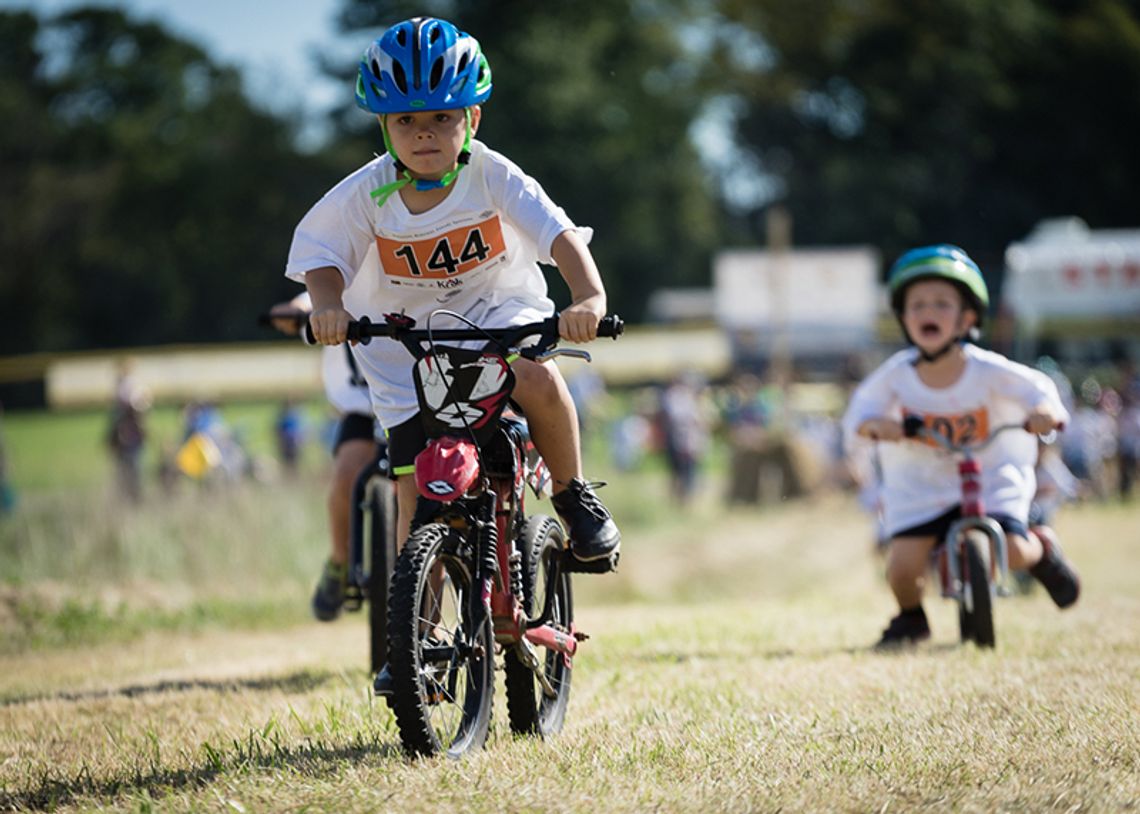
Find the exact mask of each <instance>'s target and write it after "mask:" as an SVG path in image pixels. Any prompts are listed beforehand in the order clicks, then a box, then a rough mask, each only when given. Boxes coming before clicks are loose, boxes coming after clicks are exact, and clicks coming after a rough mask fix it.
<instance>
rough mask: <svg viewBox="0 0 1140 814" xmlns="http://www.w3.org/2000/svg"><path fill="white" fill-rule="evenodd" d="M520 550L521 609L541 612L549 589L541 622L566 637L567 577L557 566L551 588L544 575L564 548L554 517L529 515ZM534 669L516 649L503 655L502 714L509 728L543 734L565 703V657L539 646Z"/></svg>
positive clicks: (558, 725) (555, 726)
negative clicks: (545, 617)
mask: <svg viewBox="0 0 1140 814" xmlns="http://www.w3.org/2000/svg"><path fill="white" fill-rule="evenodd" d="M518 542H519V547H520V549H521V551H520V553H521V554H522V575H523V609H524V610H525V612H526V615H527V616H528V617H530V618H532V619H533V618H535V617H537V616H538V615H539V614H541V613H542V611H543V608H544V607H545V606H546V602H547V592H548V591H553V593H554V596H553V602H552V605H551V615H550V619H548V620H547V623H548V624H550V625H552V626H554V627H555V628H557V629H559V630H561V631H562V632H564V633H566V635H570V627H571V623H572V622H573V620H574V603H573V596H572V594H571V590H570V575H569V574H568V573H566V572H565V571H564V570H562V569H559V575H558V578H557V580H556V581H555V583H554V584H553V586H552V585H551V584H550V576H551V574H552V571H553V569H554V568H555V567H556V566H557V564H558V563H559V561H560V559H561V557H562V550H563V549H564V548H565V546H566V537H565V533H564V532H563V530H562V525H561V524H560V523H558V521H556V520H553V519H551V518H549V517H541V516H535V517H529V518H527V520H526V522H525V523H524V524H523V528H522V533H521V534H520V535H519V540H518ZM537 655H538V658H539V668H540V669H541V671H542V679H540V678H539V675H538V673H536V672H535V671H534V670H532V669H531V668H530V667H528V666H527V665H526V664H525V663H524V662H523V660H522V659H521V658H520V656H519V654H518V652H517V650H515V649H510V650H507V652H506V654H505V656H504V668H505V671H506V688H507V713H508V716H509V718H510V724H511V731H512V732H515V733H519V734H528V735H539V736H542V737H545V736H547V735H553V734H556V733H558V732H559V731H561V729H562V723H563V721H564V720H565V719H566V707H567V704H568V703H569V701H570V678H571V673H572V667H571V663H570V660H569V659H567V658H566V657H564V656H563V655H562V654H561V653H556V652H554V651H546V652H545V653H544V652H543V651H542V650H541V648H540V649H539V651H538V653H537Z"/></svg>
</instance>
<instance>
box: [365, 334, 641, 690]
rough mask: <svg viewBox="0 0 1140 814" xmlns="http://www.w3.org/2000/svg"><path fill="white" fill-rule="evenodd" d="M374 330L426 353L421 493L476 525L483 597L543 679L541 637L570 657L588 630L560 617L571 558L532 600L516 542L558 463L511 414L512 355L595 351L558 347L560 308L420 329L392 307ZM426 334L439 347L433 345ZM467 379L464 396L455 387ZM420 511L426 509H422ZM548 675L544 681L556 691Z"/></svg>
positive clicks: (498, 636) (449, 516)
mask: <svg viewBox="0 0 1140 814" xmlns="http://www.w3.org/2000/svg"><path fill="white" fill-rule="evenodd" d="M440 313H443V314H448V315H450V316H457V315H453V314H450V313H449V312H440ZM429 325H430V323H429ZM622 329H623V326H622V323H621V321H620V320H619V319H617V318H616V317H615V318H608V320H607V321H606V322H605V323H604V324H603V325H602V326H600V330H599V336H606V335H608V336H613V337H614V338H616V337H617V336H618V335H620V334H621V332H622ZM534 335H538V337H539V342H538V344H537V345H536V346H532V347H529V348H526V349H523V350H519V349H518V348H517V347H514V344H515V343H517V342H519V341H521V340H522V339H524V338H526V337H528V336H534ZM373 336H387V337H390V338H393V339H398V340H400V341H401V342H403V343H404V345H405V347H407V348H408V350H409V351H410V352H411V353H412V355H413V357H414V358H415V359H416V367H415V373H416V377H415V378H416V390H417V395H418V397H419V400H420V406H421V416H422V418H423V420H424V425H425V430H426V431H427V435H428V437H429V440H428V443H427V446H426V447H425V449H424V450H423V451H422V452H420V453H419V455H418V456H417V457H416V461H415V473H416V475H415V477H416V485H417V488H418V491H419V493H420V499H421V501H432V502H434V503H437V504H440V509H439V516H440V517H441V518H442V519H443V521H444V522H446V523H449V524H452V525H455V524H460V525H462V526H464V527H466V528H467V529H468V531H471V532H473V534H472V536H473V537H474V538H475V540H476V551H475V562H476V568H477V580H478V583H479V584H480V585H481V591H480V595H479V597H478V601H479V603H480V604H481V606H482V609H483V611H484V612H485V613H487V614H488V615H489V616H490V618H491V620H492V627H493V630H494V637H495V642H496V643H497V644H499V645H501V646H503V647H515V648H517V652H518V653H519V656H520V659H521V660H522V661H523V663H525V664H526V665H527V666H528V667H529V668H530V669H532V670H534V671H535V673H536V674H537V675H538V676H539V678H540V680H543V674H542V669H541V660H540V659H539V657H538V655H537V654H536V652H535V651H534V647H535V646H539V647H544V648H546V649H547V650H549V651H552V652H555V653H558V654H560V655H561V656H562V657H563V658H564V659H565V660H566V663H567V665H569V663H570V660H571V659H572V658H573V657H574V655H575V654H576V653H577V650H578V643H579V641H581V640H584V639H585V638H587V637H586V636H585V634H583V633H581V632H580V631H579V630H577V628H576V626H575V625H574V624H573V622H572V621H571V623H570V626H569V630H568V631H567V630H562V629H559V628H556V627H555V626H554V625H552V624H551V623H550V620H551V618H552V602H553V595H554V591H553V590H552V588H553V586H555V585H557V584H558V579H559V577H560V574H561V571H562V567H563V562H562V560H558V561H556V562H554V563H553V564H552V567H551V568H550V569H549V570H548V572H547V583H546V589H547V590H546V601H545V604H544V607H543V608H542V610H541V612H540V613H539V616H538V617H536V618H534V619H530V618H528V617H527V615H526V612H525V611H524V608H523V602H522V596H521V584H522V577H521V573H519V569H520V567H521V555H520V554H519V553H518V552H517V551H515V550H514V548H515V545H514V541H515V539H516V533H517V531H518V528H519V526H520V524H521V523H522V521H523V520H524V519H525V511H524V505H525V497H526V494H525V493H526V488H527V487H528V486H529V487H530V488H531V489H532V490H533V491H534V493H535V494H536V496H537V495H540V494H542V492H543V490H544V488H545V486H546V485H547V484H548V483H549V473H548V472H547V471H546V469H545V464H544V463H543V462H542V459H541V458H540V457H539V456H538V453H537V451H536V450H535V448H534V444H533V442H532V441H531V439H530V434H529V431H528V430H527V427H526V424H525V423H524V422H523V421H522V420H521V419H519V418H517V417H515V416H512V415H509V414H507V415H504V411H505V409H506V406H507V401H508V398H509V396H510V393H511V391H512V390H513V386H514V375H513V373H512V372H511V371H510V357H512V356H514V355H516V354H517V355H521V356H525V357H527V358H531V359H548V358H552V357H553V356H557V355H570V356H577V357H579V358H585V359H586V360H587V361H588V360H589V358H590V357H589V354H587V353H586V352H585V351H580V350H565V349H558V350H555V349H553V346H554V344H555V343H556V342H557V340H558V321H557V317H552V318H549V319H547V320H544V321H543V322H541V323H532V324H531V325H526V326H520V327H517V328H509V329H492V330H483V329H478V328H474V327H473V328H470V329H446V330H431V329H430V328H429V329H426V330H414V322H412V321H411V320H409V319H407V318H405V317H402V316H394V315H389V316H388V317H387V318H386V322H385V323H384V324H372V323H371V322H370V321H369V320H367V318H365V319H361V320H360V321H359V322H358V323H352V324H350V327H349V338H350V339H358V340H359V341H361V342H364V343H367V341H368V340H369V339H370V338H371V337H373ZM437 340H466V341H471V340H491V341H490V343H489V346H496V347H488V348H486V349H484V350H482V351H470V350H463V349H455V348H446V347H437V346H436V345H435V344H434V343H435V342H436V341H437ZM425 342H426V343H429V345H430V347H428V348H425V347H424V343H425ZM449 376H450V378H449ZM459 378H464V381H463V384H462V385H457V384H456V382H457V380H458V379H459ZM457 387H458V388H459V389H460V390H461V394H460V395H459V396H456V394H455V392H454V391H455V390H456V388H457ZM465 436H466V437H465ZM420 514H421V512H419V511H417V516H419V515H420ZM543 683H544V691H546V692H547V693H548V694H551V695H553V690H552V689H551V688H550V687H549V686H546V685H545V681H543Z"/></svg>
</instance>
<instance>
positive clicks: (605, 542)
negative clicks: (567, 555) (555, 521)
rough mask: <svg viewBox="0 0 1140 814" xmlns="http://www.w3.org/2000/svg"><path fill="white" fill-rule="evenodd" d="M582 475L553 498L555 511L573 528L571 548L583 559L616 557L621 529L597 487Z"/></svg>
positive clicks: (619, 545) (592, 559) (586, 560)
mask: <svg viewBox="0 0 1140 814" xmlns="http://www.w3.org/2000/svg"><path fill="white" fill-rule="evenodd" d="M600 485H602V484H593V483H586V482H585V481H584V480H582V479H581V478H574V479H573V480H571V481H570V483H569V485H568V486H567V487H566V490H565V491H563V492H559V493H558V494H556V495H555V496H554V497H552V498H551V502H552V503H553V504H554V510H555V511H556V512H558V515H559V517H561V518H562V520H563V522H565V523H566V525H567V527H568V528H569V530H570V551H571V552H572V553H573V554H574V556H575V557H576V558H577V559H579V560H581V561H582V562H593V561H594V560H602V559H606V558H608V557H613V556H615V555H616V554H617V553H618V551H619V550H620V548H621V532H619V531H618V527H617V524H616V523H614V519H613V517H612V516H611V515H610V513H609V510H608V509H606V507H605V506H603V505H602V501H600V500H599V499H598V496H597V495H596V494H594V486H600Z"/></svg>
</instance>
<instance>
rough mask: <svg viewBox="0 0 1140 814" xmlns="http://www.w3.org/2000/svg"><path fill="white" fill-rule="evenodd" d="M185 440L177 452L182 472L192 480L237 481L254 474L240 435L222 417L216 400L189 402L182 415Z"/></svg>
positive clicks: (177, 462) (177, 460)
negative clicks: (219, 479)
mask: <svg viewBox="0 0 1140 814" xmlns="http://www.w3.org/2000/svg"><path fill="white" fill-rule="evenodd" d="M182 437H183V442H182V446H181V447H179V449H178V452H177V453H176V454H175V458H174V460H175V463H176V464H177V466H178V469H179V470H180V471H181V472H182V474H184V475H186V476H187V477H189V478H191V479H193V480H212V479H214V478H216V477H218V476H221V477H223V478H224V479H226V480H237V479H239V478H241V477H244V476H246V475H249V474H251V473H252V462H251V461H250V457H249V455H248V454H247V453H246V450H245V446H244V445H243V443H242V440H241V438H240V437H239V436H238V435H237V434H236V433H234V432H233V431H232V430H231V429H230V428H229V426H227V425H226V423H225V421H224V420H223V419H222V414H221V411H220V410H219V409H218V405H216V404H214V403H213V402H207V401H201V402H197V401H195V402H190V403H189V404H187V405H186V409H185V411H184V414H183V432H182Z"/></svg>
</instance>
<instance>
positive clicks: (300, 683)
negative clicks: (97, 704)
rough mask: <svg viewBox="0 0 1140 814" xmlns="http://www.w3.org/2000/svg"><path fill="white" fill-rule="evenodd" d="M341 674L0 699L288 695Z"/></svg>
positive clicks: (177, 682)
mask: <svg viewBox="0 0 1140 814" xmlns="http://www.w3.org/2000/svg"><path fill="white" fill-rule="evenodd" d="M338 675H340V673H334V672H331V671H320V670H301V671H298V672H296V673H292V674H290V675H285V676H275V677H266V678H239V679H219V680H211V679H200V678H189V679H174V680H169V681H158V682H156V683H154V684H132V685H129V686H126V687H117V688H112V689H105V690H84V691H82V692H68V691H66V690H64V691H61V692H54V693H40V694H36V695H25V696H17V697H14V698H4V699H0V708H3V707H11V706H16V705H20V704H31V703H35V702H37V701H98V700H103V699H107V698H115V697H123V698H140V697H143V696H147V695H162V694H164V693H176V692H191V691H193V690H206V691H208V692H217V693H230V692H241V691H243V690H252V691H254V692H268V691H270V690H280V691H281V692H287V693H306V692H310V691H312V690H314V689H316V688H317V687H320V686H322V685H323V684H327V683H328V682H329V681H331V680H332V679H333V678H336V677H337V676H338Z"/></svg>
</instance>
